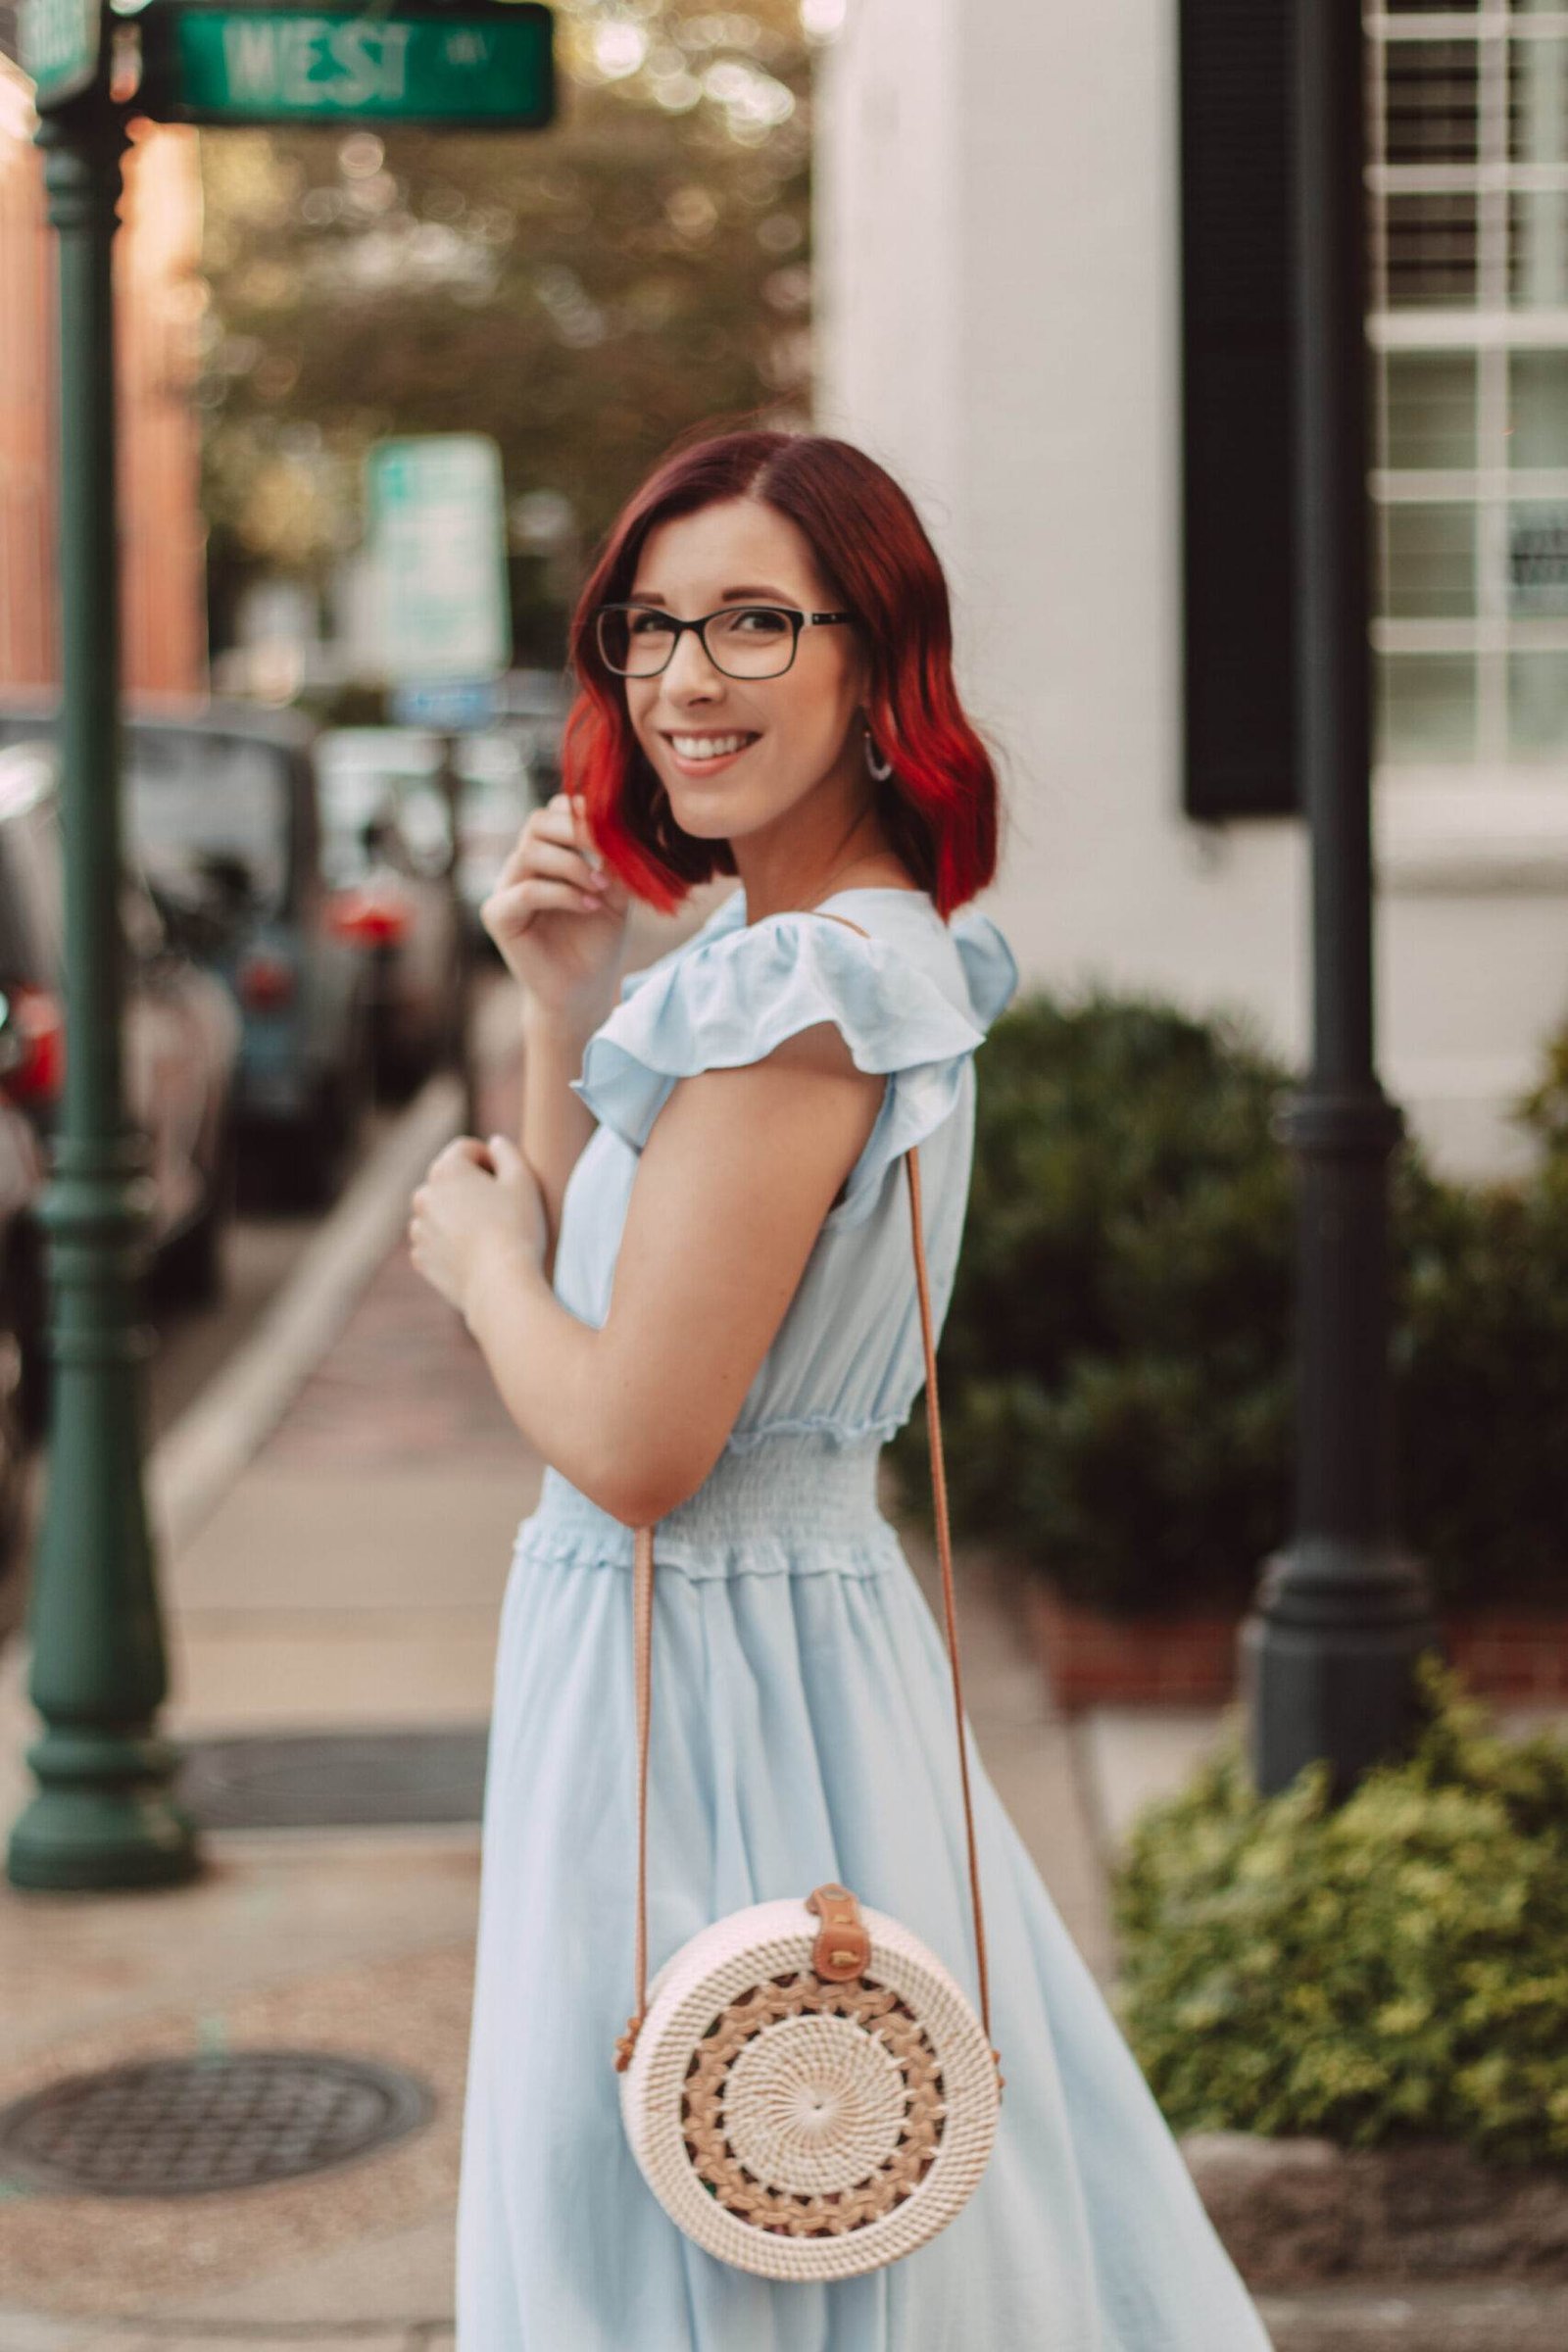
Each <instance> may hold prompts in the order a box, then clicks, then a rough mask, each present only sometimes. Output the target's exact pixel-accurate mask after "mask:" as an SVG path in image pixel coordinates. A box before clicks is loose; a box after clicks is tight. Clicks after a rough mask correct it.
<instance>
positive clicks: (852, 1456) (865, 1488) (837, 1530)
mask: <svg viewBox="0 0 1568 2352" xmlns="http://www.w3.org/2000/svg"><path fill="white" fill-rule="evenodd" d="M883 1444H884V1441H883V1440H882V1439H881V1438H880V1437H874V1438H871V1439H864V1438H856V1439H853V1440H850V1441H843V1440H839V1439H836V1438H834V1437H832V1436H830V1435H824V1434H822V1433H819V1432H813V1433H811V1434H809V1435H804V1436H803V1435H799V1434H796V1433H793V1432H791V1433H781V1434H780V1435H778V1436H776V1437H768V1438H767V1439H766V1440H765V1442H764V1443H762V1444H759V1445H749V1446H740V1447H736V1448H734V1449H733V1450H729V1449H726V1451H725V1452H723V1453H721V1454H720V1455H719V1457H718V1460H717V1461H716V1462H715V1463H714V1465H713V1467H712V1469H711V1471H710V1473H709V1475H708V1477H707V1478H706V1479H705V1480H704V1481H703V1484H702V1485H701V1486H700V1487H699V1488H698V1489H697V1491H696V1493H695V1494H694V1495H688V1496H687V1498H686V1500H685V1501H684V1502H682V1503H680V1504H678V1505H677V1506H676V1508H675V1509H674V1510H672V1511H668V1512H666V1513H665V1515H664V1517H663V1518H662V1519H661V1520H660V1521H659V1522H658V1524H657V1526H656V1528H655V1532H654V1554H655V1558H656V1560H657V1561H658V1564H659V1566H660V1567H661V1568H665V1567H669V1568H678V1569H682V1570H684V1571H685V1572H686V1573H687V1574H688V1575H691V1576H698V1577H715V1576H716V1577H724V1576H737V1575H800V1574H803V1573H805V1574H809V1573H810V1572H811V1571H812V1570H816V1569H830V1570H833V1571H834V1572H836V1573H839V1574H845V1573H848V1574H858V1575H870V1574H875V1573H879V1572H880V1571H881V1570H883V1569H885V1568H887V1567H890V1566H893V1565H896V1564H900V1563H902V1561H903V1558H904V1554H903V1551H902V1548H901V1546H900V1544H899V1539H898V1535H897V1532H896V1530H895V1529H894V1527H893V1525H892V1523H891V1521H890V1520H888V1519H887V1518H886V1517H885V1516H884V1515H883V1513H882V1511H881V1510H880V1508H879V1507H878V1504H877V1493H876V1488H877V1464H878V1462H879V1460H880V1458H881V1454H882V1449H883ZM634 1544H635V1535H634V1531H633V1530H632V1529H631V1528H629V1527H627V1526H625V1525H624V1524H623V1523H622V1522H621V1521H620V1520H618V1519H614V1518H612V1517H611V1515H610V1513H609V1512H608V1511H604V1510H601V1509H600V1507H599V1505H598V1504H597V1503H594V1502H591V1501H590V1500H589V1499H588V1497H587V1495H583V1494H582V1493H580V1492H579V1490H578V1489H577V1488H576V1487H574V1486H572V1485H571V1484H570V1482H569V1480H567V1479H565V1478H564V1477H563V1476H562V1475H561V1473H560V1472H559V1471H558V1470H555V1469H549V1468H547V1469H546V1471H545V1475H544V1483H543V1485H542V1487H541V1489H540V1495H539V1504H538V1508H537V1509H536V1510H535V1511H533V1512H532V1513H531V1514H530V1515H529V1517H528V1518H526V1519H524V1520H523V1522H522V1524H521V1526H520V1527H519V1528H518V1530H517V1546H516V1547H517V1552H518V1554H519V1555H522V1556H527V1557H531V1558H550V1559H562V1558H569V1559H575V1560H584V1561H588V1560H591V1561H593V1562H596V1563H599V1564H604V1565H622V1566H625V1567H626V1568H630V1566H631V1562H632V1554H633V1548H634Z"/></svg>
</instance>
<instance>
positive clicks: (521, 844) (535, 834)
mask: <svg viewBox="0 0 1568 2352" xmlns="http://www.w3.org/2000/svg"><path fill="white" fill-rule="evenodd" d="M541 842H557V843H559V844H560V845H561V846H562V847H563V848H564V849H568V850H569V849H574V848H575V847H576V843H577V829H576V825H575V823H574V821H573V818H572V813H571V809H570V808H569V807H566V806H563V807H562V808H559V809H558V808H557V807H556V805H555V803H554V802H552V803H551V804H550V806H549V807H548V808H546V809H535V810H534V811H533V814H532V815H531V816H530V817H529V818H528V820H527V822H526V823H525V824H524V825H523V827H522V830H521V831H520V832H519V834H518V835H517V838H516V840H515V842H514V843H513V845H512V848H511V849H510V850H509V851H508V853H507V857H506V860H505V863H504V864H503V866H502V869H501V870H502V872H503V874H505V875H507V876H508V877H509V879H511V880H514V881H515V880H516V878H517V877H518V876H519V875H520V874H522V873H523V872H525V871H526V869H527V865H528V861H529V859H530V858H531V857H532V855H533V853H534V851H535V850H536V849H537V848H538V846H539V844H540V843H541Z"/></svg>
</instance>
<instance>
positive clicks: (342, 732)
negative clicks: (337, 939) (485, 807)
mask: <svg viewBox="0 0 1568 2352" xmlns="http://www.w3.org/2000/svg"><path fill="white" fill-rule="evenodd" d="M402 735H403V730H401V729H392V728H385V727H334V728H329V729H328V730H327V732H326V733H325V734H323V735H321V736H320V737H319V739H318V742H317V747H316V756H317V765H318V768H319V774H320V780H321V870H322V872H323V874H324V876H325V878H326V880H327V882H328V884H329V885H330V887H331V890H332V893H333V907H334V910H335V911H334V920H335V922H336V924H337V926H338V929H339V931H340V932H341V933H342V934H343V936H344V937H346V938H350V939H353V940H355V941H356V942H357V943H358V944H359V946H360V948H361V950H362V952H363V954H364V956H365V958H366V964H367V969H368V974H369V979H370V989H371V1023H372V1028H373V1032H374V1038H375V1061H376V1070H377V1076H378V1079H379V1080H380V1082H381V1083H382V1084H383V1085H384V1086H386V1087H388V1088H389V1089H391V1090H392V1091H394V1092H397V1093H406V1092H408V1091H409V1090H410V1089H411V1088H412V1087H414V1086H415V1085H417V1083H418V1081H419V1080H420V1079H421V1078H423V1077H426V1076H427V1075H428V1074H429V1072H430V1071H431V1070H432V1069H434V1068H435V1067H436V1066H437V1065H438V1064H439V1063H440V1062H441V1061H442V1060H443V1059H444V1058H445V1056H446V1055H447V1054H448V1051H449V1049H450V1046H451V1042H452V1021H453V1012H454V1007H455V1005H456V1004H457V1002H458V997H459V989H460V984H461V979H462V959H463V957H464V956H465V955H466V952H467V946H466V926H465V924H464V923H463V920H462V918H461V915H460V914H459V913H458V912H456V911H455V910H454V906H453V897H452V884H451V880H450V878H449V875H448V865H449V862H450V857H451V849H450V844H451V825H450V820H449V815H448V809H447V804H446V797H445V794H444V792H443V791H442V790H440V789H439V787H438V785H437V783H436V781H435V780H434V777H433V776H432V775H427V774H425V773H424V772H423V771H422V768H421V767H420V766H418V765H417V764H416V765H411V764H410V763H409V762H408V760H407V759H406V755H405V753H404V750H403V746H402ZM387 736H392V737H394V738H395V740H394V742H393V743H392V744H391V745H390V746H389V745H388V744H387V743H386V742H385V741H384V738H386V737H387ZM436 772H437V773H438V772H439V771H438V770H437V771H436Z"/></svg>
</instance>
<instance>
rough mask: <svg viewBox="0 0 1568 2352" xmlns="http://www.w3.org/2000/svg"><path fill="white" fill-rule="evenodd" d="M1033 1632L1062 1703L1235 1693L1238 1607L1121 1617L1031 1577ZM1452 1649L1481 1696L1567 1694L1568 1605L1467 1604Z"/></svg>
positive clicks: (1543, 1700)
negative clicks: (1492, 1606) (1564, 1607)
mask: <svg viewBox="0 0 1568 2352" xmlns="http://www.w3.org/2000/svg"><path fill="white" fill-rule="evenodd" d="M1024 1601H1025V1609H1026V1613H1027V1617H1028V1623H1029V1628H1030V1633H1031V1636H1032V1638H1033V1642H1034V1647H1035V1650H1036V1653H1037V1655H1038V1656H1039V1658H1040V1662H1041V1664H1042V1666H1043V1667H1044V1669H1045V1672H1046V1675H1047V1677H1048V1679H1049V1681H1050V1683H1051V1687H1052V1692H1053V1695H1054V1698H1055V1701H1056V1704H1057V1706H1058V1707H1060V1708H1061V1709H1062V1711H1063V1712H1064V1713H1066V1714H1072V1713H1074V1712H1076V1711H1078V1710H1080V1709H1082V1708H1084V1707H1099V1706H1133V1707H1137V1706H1166V1707H1170V1706H1189V1707H1206V1706H1223V1705H1224V1704H1226V1703H1227V1702H1228V1701H1229V1700H1230V1699H1232V1698H1234V1697H1235V1695H1236V1687H1237V1658H1236V1640H1237V1633H1238V1631H1239V1628H1240V1624H1241V1620H1240V1617H1239V1616H1236V1615H1227V1614H1225V1613H1223V1612H1220V1611H1214V1612H1212V1613H1208V1614H1201V1615H1192V1614H1189V1615H1184V1616H1178V1615H1170V1616H1158V1617H1144V1616H1140V1617H1116V1616H1112V1615H1110V1614H1109V1613H1108V1612H1107V1611H1105V1610H1102V1609H1092V1608H1086V1607H1085V1606H1083V1604H1082V1603H1081V1602H1078V1601H1069V1600H1063V1599H1062V1597H1061V1595H1060V1594H1059V1593H1057V1592H1056V1591H1055V1590H1054V1587H1053V1586H1051V1585H1049V1584H1043V1583H1041V1582H1040V1581H1039V1580H1038V1579H1034V1578H1031V1579H1029V1580H1028V1581H1027V1582H1026V1583H1025V1585H1024ZM1442 1622H1443V1633H1444V1640H1445V1642H1446V1645H1447V1651H1448V1656H1449V1658H1450V1660H1451V1661H1452V1663H1453V1664H1454V1665H1455V1666H1456V1667H1457V1668H1458V1669H1459V1671H1460V1673H1461V1674H1462V1675H1463V1676H1464V1678H1465V1681H1466V1682H1467V1683H1468V1685H1469V1687H1470V1689H1471V1690H1472V1691H1475V1692H1477V1693H1478V1694H1479V1695H1480V1696H1483V1697H1487V1698H1496V1699H1511V1700H1515V1701H1522V1702H1531V1701H1533V1702H1536V1703H1538V1704H1541V1705H1550V1704H1553V1703H1556V1702H1568V1611H1545V1610H1542V1611H1531V1610H1528V1609H1512V1610H1509V1609H1485V1610H1483V1609H1469V1610H1463V1611H1456V1612H1454V1614H1452V1615H1451V1616H1449V1617H1446V1618H1445V1619H1444V1620H1443V1621H1442Z"/></svg>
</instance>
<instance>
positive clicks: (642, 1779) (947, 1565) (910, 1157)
mask: <svg viewBox="0 0 1568 2352" xmlns="http://www.w3.org/2000/svg"><path fill="white" fill-rule="evenodd" d="M806 911H807V912H809V913H822V914H823V920H824V921H825V922H830V923H846V924H848V925H849V928H850V929H851V930H852V931H858V932H859V933H860V937H861V938H862V939H865V938H868V937H869V933H867V932H866V931H865V930H863V929H862V927H861V925H860V924H858V923H852V922H850V918H849V916H848V915H847V914H826V913H825V912H823V910H822V909H821V908H818V907H810V908H808V909H807V910H806ZM904 1166H905V1172H906V1174H907V1178H908V1196H909V1220H910V1224H911V1226H912V1229H913V1241H914V1279H915V1287H916V1289H917V1290H918V1292H919V1295H920V1337H921V1343H922V1346H923V1348H924V1351H925V1397H926V1426H927V1433H928V1437H929V1440H930V1446H931V1497H932V1504H933V1516H934V1518H935V1521H936V1531H937V1552H938V1556H939V1557H940V1559H941V1562H942V1605H943V1617H944V1620H945V1626H946V1632H947V1643H948V1662H949V1664H950V1666H951V1667H952V1670H953V1714H954V1722H955V1724H956V1730H957V1737H958V1778H959V1782H960V1785H961V1787H962V1790H963V1826H964V1835H965V1838H966V1839H967V1842H968V1855H969V1894H970V1900H971V1903H972V1905H973V1911H974V1952H975V1972H976V1977H977V1981H978V1985H979V1992H980V2018H981V2022H982V2024H983V2025H984V2027H985V2031H986V2038H987V2040H988V2041H989V2040H990V2038H991V1981H990V1973H989V1970H988V1968H987V1964H986V1928H985V1912H984V1908H983V1906H982V1904H981V1900H980V1856H979V1848H978V1845H977V1842H976V1838H975V1828H974V1803H973V1798H972V1795H971V1791H970V1786H969V1751H968V1745H967V1742H966V1741H965V1739H964V1736H963V1677H962V1672H961V1670H960V1667H959V1663H958V1613H957V1605H956V1599H955V1595H954V1584H953V1543H952V1538H951V1536H950V1534H949V1529H948V1482H947V1471H946V1468H945V1465H944V1462H943V1458H942V1413H941V1408H940V1405H939V1402H938V1398H937V1354H936V1335H935V1328H934V1321H933V1317H932V1313H931V1288H930V1283H929V1280H928V1278H927V1274H926V1259H925V1222H924V1216H923V1211H922V1203H921V1198H920V1149H919V1146H918V1145H917V1144H911V1145H910V1146H909V1148H908V1150H907V1152H905V1154H904ZM653 1636H654V1530H653V1527H652V1526H648V1527H639V1528H638V1529H637V1530H636V1531H635V1544H634V1556H633V1570H632V1647H633V1672H634V1680H635V1683H636V1691H637V1949H636V1958H635V1962H634V1967H635V1972H636V1988H637V2006H636V2008H635V2009H634V2010H633V2012H632V2014H631V2017H630V2018H629V2019H628V2020H627V2025H626V2031H625V2033H624V2034H621V2036H620V2038H619V2040H618V2041H617V2042H616V2044H615V2065H616V2068H617V2069H618V2070H621V2071H624V2069H625V2068H626V2067H627V2066H628V2065H629V2064H630V2063H631V2054H632V2051H633V2049H634V2047H635V2046H636V2041H637V2035H638V2034H639V2033H640V2032H641V2030H642V2024H643V2020H644V2018H645V2017H646V2016H647V2014H648V1746H649V1728H650V1722H651V1719H652V1713H653ZM992 2056H993V2058H995V2057H996V2056H997V2052H996V2051H995V2050H993V2051H992Z"/></svg>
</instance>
